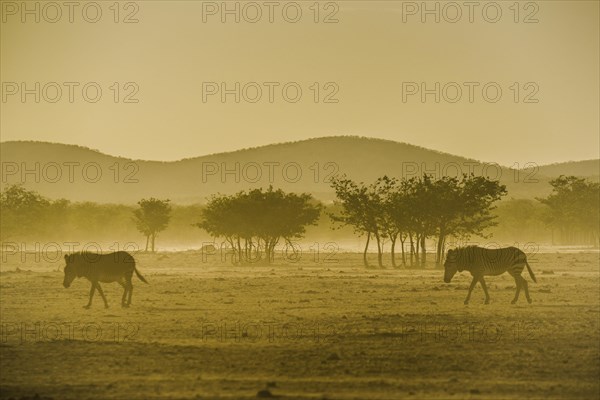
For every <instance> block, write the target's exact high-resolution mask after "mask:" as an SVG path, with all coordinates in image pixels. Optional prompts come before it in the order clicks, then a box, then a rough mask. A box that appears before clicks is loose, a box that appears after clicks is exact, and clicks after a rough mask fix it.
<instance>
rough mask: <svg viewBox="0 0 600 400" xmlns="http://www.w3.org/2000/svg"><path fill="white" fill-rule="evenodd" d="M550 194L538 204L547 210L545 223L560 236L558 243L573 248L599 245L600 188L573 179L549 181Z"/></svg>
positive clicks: (578, 179) (560, 178) (580, 179)
mask: <svg viewBox="0 0 600 400" xmlns="http://www.w3.org/2000/svg"><path fill="white" fill-rule="evenodd" d="M550 185H552V193H551V194H550V195H549V196H548V197H546V198H538V199H537V200H538V201H540V202H541V203H543V204H546V205H547V206H548V208H549V212H548V215H547V217H546V222H547V224H548V225H550V226H551V227H552V230H553V233H554V230H555V229H558V231H559V232H560V236H561V240H562V241H564V242H566V243H569V244H572V243H576V242H586V243H588V244H593V245H595V246H598V245H600V234H599V233H600V232H599V230H600V228H599V225H600V184H599V183H597V182H589V181H587V180H586V179H583V178H577V177H575V176H563V175H561V176H560V177H558V178H556V179H553V180H551V181H550Z"/></svg>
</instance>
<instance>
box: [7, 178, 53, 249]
mask: <svg viewBox="0 0 600 400" xmlns="http://www.w3.org/2000/svg"><path fill="white" fill-rule="evenodd" d="M51 204H52V203H51V202H50V201H49V200H48V199H46V198H44V197H42V196H41V195H40V194H39V193H37V192H35V191H32V190H27V189H25V188H24V187H23V186H22V185H18V184H15V185H8V186H7V187H6V188H5V189H4V190H3V191H2V192H1V193H0V214H2V217H1V218H0V238H1V239H2V240H6V239H7V238H10V237H15V236H16V237H19V236H24V235H28V234H31V233H32V231H35V232H37V231H38V230H39V229H40V225H41V224H42V223H43V221H44V217H45V215H46V214H48V213H47V211H48V210H49V209H50V207H51Z"/></svg>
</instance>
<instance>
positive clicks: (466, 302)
mask: <svg viewBox="0 0 600 400" xmlns="http://www.w3.org/2000/svg"><path fill="white" fill-rule="evenodd" d="M478 280H479V278H478V277H476V276H473V280H472V281H471V286H469V293H467V298H466V299H465V304H469V299H470V298H471V292H472V291H473V288H474V287H475V285H477V281H478Z"/></svg>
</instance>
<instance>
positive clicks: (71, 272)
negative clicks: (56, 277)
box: [63, 254, 77, 288]
mask: <svg viewBox="0 0 600 400" xmlns="http://www.w3.org/2000/svg"><path fill="white" fill-rule="evenodd" d="M65 261H66V263H67V265H66V266H65V279H64V280H63V286H64V287H65V288H68V287H69V286H71V283H72V282H73V280H74V279H75V278H76V277H77V268H76V267H75V262H74V257H73V256H70V255H68V254H65Z"/></svg>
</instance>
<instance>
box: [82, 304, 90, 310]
mask: <svg viewBox="0 0 600 400" xmlns="http://www.w3.org/2000/svg"><path fill="white" fill-rule="evenodd" d="M90 307H91V306H90V305H89V304H88V305H87V306H83V308H85V309H86V310H89V309H90Z"/></svg>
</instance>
